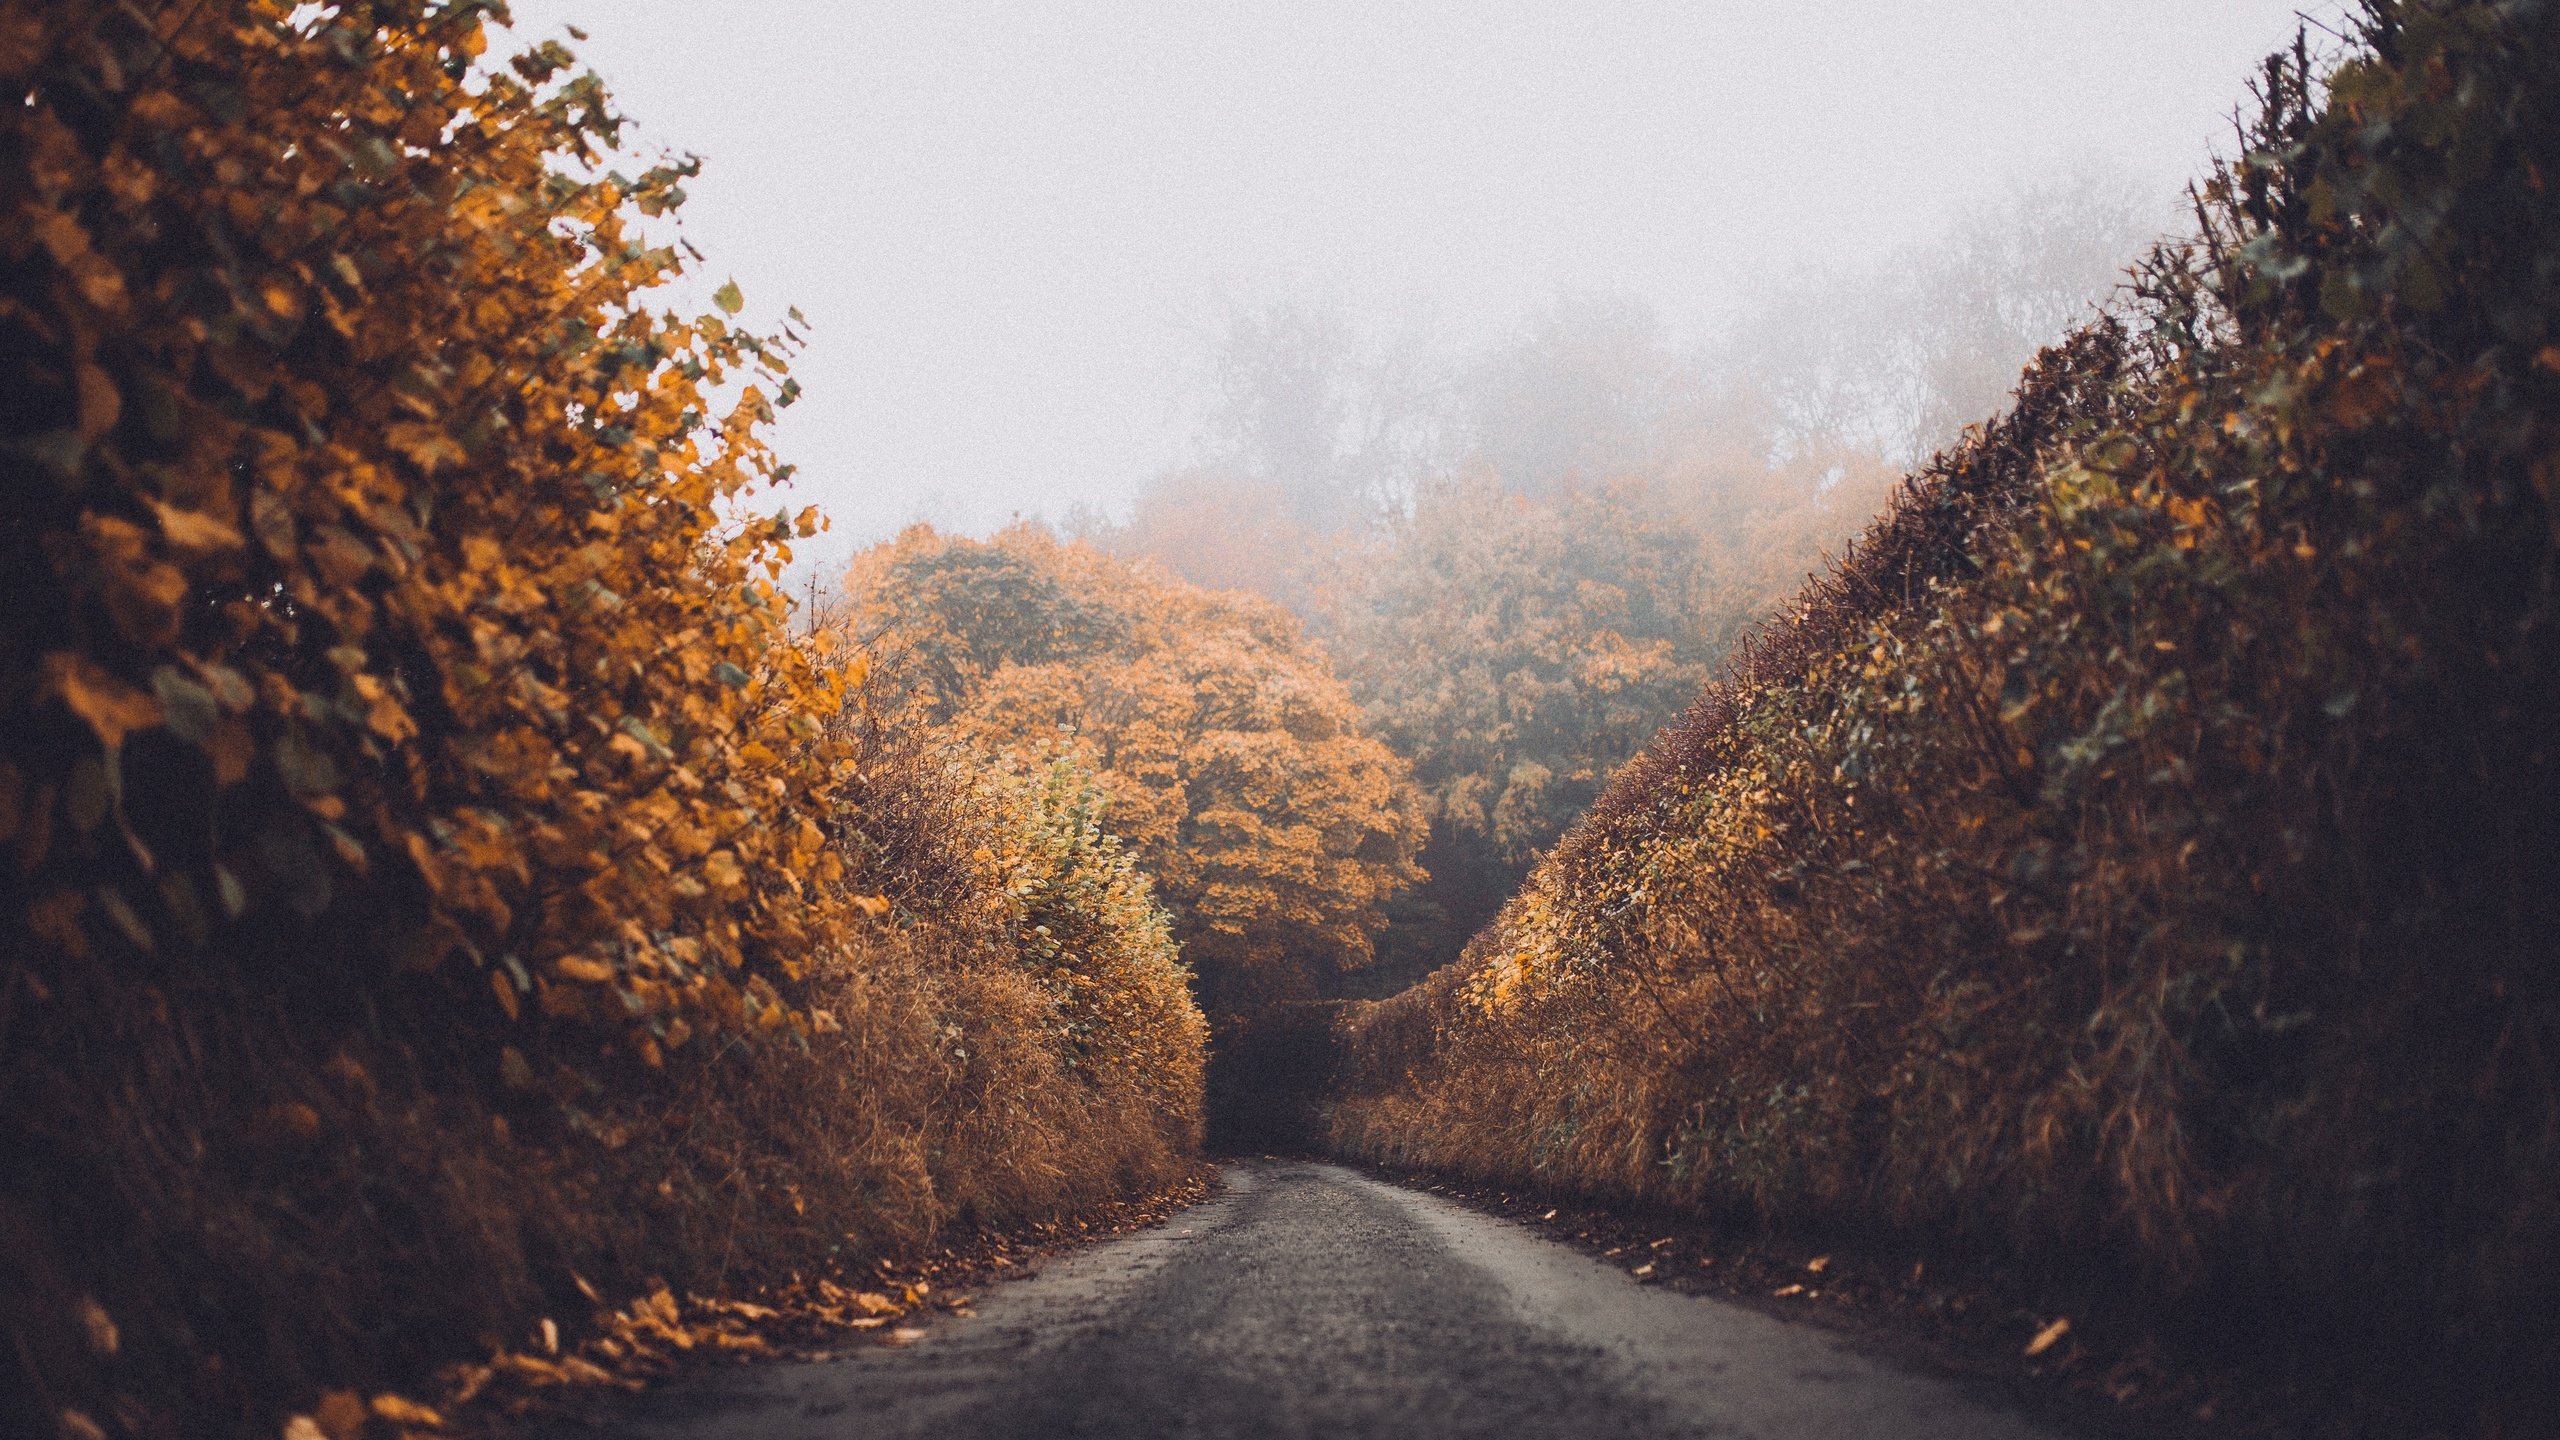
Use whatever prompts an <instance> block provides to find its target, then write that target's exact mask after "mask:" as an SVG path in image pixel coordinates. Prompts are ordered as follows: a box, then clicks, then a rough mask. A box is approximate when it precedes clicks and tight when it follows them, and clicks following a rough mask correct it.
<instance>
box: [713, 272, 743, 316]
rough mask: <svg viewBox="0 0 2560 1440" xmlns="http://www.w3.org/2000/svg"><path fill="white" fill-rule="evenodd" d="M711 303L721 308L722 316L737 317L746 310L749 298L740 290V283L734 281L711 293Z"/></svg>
mask: <svg viewBox="0 0 2560 1440" xmlns="http://www.w3.org/2000/svg"><path fill="white" fill-rule="evenodd" d="M711 303H712V304H714V305H717V306H719V307H720V313H721V314H723V315H735V314H737V313H738V312H739V311H740V310H743V309H745V308H746V305H747V297H746V294H745V292H743V291H741V290H740V289H739V288H738V282H737V281H735V280H732V281H730V282H728V283H727V284H725V285H723V286H721V287H720V288H719V289H717V290H714V291H712V292H711Z"/></svg>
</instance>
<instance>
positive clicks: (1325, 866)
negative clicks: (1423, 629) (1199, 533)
mask: <svg viewBox="0 0 2560 1440" xmlns="http://www.w3.org/2000/svg"><path fill="white" fill-rule="evenodd" d="M846 593H847V596H848V611H847V615H846V618H845V623H846V624H848V625H849V626H851V627H852V629H853V631H854V633H855V634H856V635H857V636H858V637H859V639H860V640H861V642H862V643H863V644H864V645H865V646H866V647H867V649H868V650H869V652H870V653H871V654H873V655H875V656H876V657H878V659H877V664H878V674H879V676H880V677H881V679H883V680H885V681H886V682H887V684H886V685H885V686H883V687H881V688H882V690H883V692H884V693H883V696H882V702H881V703H883V704H886V705H890V706H897V707H911V708H912V709H914V710H915V711H917V712H919V713H921V714H922V715H924V716H925V717H926V718H928V719H929V720H931V721H932V722H933V723H935V724H937V725H940V726H943V727H946V729H947V732H948V733H949V734H950V736H951V737H952V739H953V740H954V742H955V743H957V744H959V745H961V746H964V747H966V748H968V749H970V750H972V751H973V752H975V753H978V754H981V755H984V756H987V757H990V758H1001V759H1005V760H1007V761H1008V763H1019V762H1021V761H1024V760H1027V759H1036V758H1039V757H1043V756H1048V755H1059V756H1072V757H1074V758H1075V759H1077V760H1078V761H1079V762H1080V763H1082V764H1084V765H1087V766H1090V767H1091V768H1092V770H1093V771H1094V773H1095V774H1096V775H1097V777H1098V778H1099V783H1100V786H1101V789H1102V792H1103V794H1104V795H1105V796H1106V797H1107V802H1108V808H1107V810H1106V811H1105V813H1104V816H1103V822H1102V823H1103V824H1104V826H1105V827H1106V828H1107V829H1108V830H1110V831H1111V832H1112V833H1114V834H1116V835H1117V836H1119V837H1120V838H1121V839H1122V840H1123V841H1124V842H1125V843H1126V844H1127V845H1128V847H1129V848H1130V849H1131V851H1132V852H1134V853H1135V854H1136V855H1137V856H1138V858H1139V862H1140V864H1141V865H1142V866H1143V867H1144V868H1145V869H1146V870H1147V871H1148V872H1149V873H1150V874H1151V875H1153V876H1154V877H1155V881H1156V884H1157V886H1158V887H1159V890H1160V893H1161V894H1162V896H1163V897H1164V899H1165V901H1166V903H1167V904H1168V905H1169V906H1170V907H1171V909H1172V911H1173V913H1174V917H1175V929H1176V933H1177V934H1178V935H1179V936H1180V937H1181V940H1182V943H1183V948H1184V952H1185V954H1186V955H1187V956H1188V958H1189V960H1190V962H1191V964H1192V966H1193V967H1194V968H1195V969H1196V970H1197V972H1198V973H1199V977H1200V983H1201V988H1202V991H1203V998H1204V1003H1205V1004H1206V1005H1207V1006H1208V1008H1209V1009H1210V1012H1211V1016H1212V1019H1213V1021H1221V1022H1233V1021H1235V1020H1237V1019H1239V1018H1241V1017H1243V1016H1246V1015H1250V1014H1253V1013H1257V1012H1259V1011H1262V1010H1264V1009H1267V1008H1269V1007H1270V1006H1272V1005H1274V1004H1278V1003H1283V1002H1286V1001H1289V1000H1295V999H1304V998H1308V997H1310V996H1313V995H1315V994H1317V993H1319V991H1320V990H1321V988H1322V987H1323V986H1324V985H1325V984H1326V983H1327V982H1328V980H1329V977H1330V976H1332V975H1334V974H1337V973H1340V972H1343V971H1351V970H1357V969H1359V968H1361V967H1362V966H1364V965H1366V964H1368V963H1369V962H1370V960H1371V959H1372V957H1373V955H1374V937H1375V936H1376V935H1377V933H1378V931H1379V930H1380V929H1381V928H1383V926H1384V925H1385V923H1386V912H1385V906H1386V904H1387V902H1388V901H1389V899H1390V898H1391V897H1392V896H1394V895H1395V894H1396V893H1397V892H1398V891H1400V890H1402V889H1404V888H1406V887H1408V886H1410V885H1412V884H1414V883H1415V882H1416V881H1418V880H1419V879H1420V878H1421V872H1420V870H1419V868H1418V867H1417V865H1416V863H1415V855H1416V853H1417V851H1418V850H1419V849H1420V847H1421V844H1422V838H1423V831H1424V822H1423V818H1422V807H1421V803H1420V798H1419V796H1418V794H1417V793H1416V791H1415V790H1414V788H1413V785H1412V783H1411V781H1410V779H1409V776H1408V771H1407V769H1406V767H1405V765H1404V764H1403V762H1402V761H1400V760H1398V759H1397V758H1396V756H1395V755H1394V754H1393V753H1392V752H1391V751H1390V750H1389V749H1388V748H1387V747H1386V746H1385V745H1383V744H1381V743H1380V742H1379V741H1377V740H1376V739H1373V738H1371V737H1369V736H1368V735H1366V734H1364V733H1363V732H1362V730H1361V727H1360V715H1359V710H1358V707H1357V706H1355V705H1354V704H1353V702H1352V699H1351V696H1350V693H1349V691H1348V690H1347V689H1346V688H1345V687H1344V686H1343V684H1342V682H1341V681H1340V680H1338V679H1337V678H1335V676H1334V675H1333V673H1332V672H1331V670H1330V668H1329V667H1328V666H1327V665H1326V663H1325V659H1324V657H1323V655H1322V653H1321V652H1320V651H1318V650H1316V649H1315V648H1314V647H1313V646H1312V645H1310V644H1309V643H1308V642H1307V640H1306V638H1305V637H1304V635H1303V633H1302V631H1301V628H1300V626H1299V624H1298V622H1297V621H1296V620H1295V619H1294V618H1293V617H1291V616H1290V615H1289V614H1288V613H1287V612H1286V611H1284V610H1282V609H1280V608H1279V607H1278V606H1277V605H1274V604H1271V603H1270V602H1267V601H1264V600H1261V599H1258V598H1255V597H1253V596H1249V595H1243V594H1238V593H1232V592H1229V593H1220V592H1213V591H1207V590H1203V589H1200V588H1199V587H1197V586H1194V585H1190V584H1187V583H1185V582H1183V581H1180V580H1177V579H1174V578H1173V577H1171V576H1169V575H1166V574H1165V573H1164V572H1162V571H1160V570H1158V569H1156V568H1154V567H1153V566H1149V565H1143V564H1133V563H1131V562H1128V561H1123V560H1118V559H1114V558H1112V557H1110V556H1107V555H1104V554H1102V553H1100V552H1099V551H1096V550H1094V549H1092V548H1090V547H1088V546H1085V545H1081V544H1076V543H1072V542H1067V541H1061V540H1059V539H1057V538H1056V537H1054V536H1052V535H1050V534H1048V533H1047V532H1045V531H1043V530H1040V529H1037V528H1033V527H1027V526H1017V527H1015V528H1013V529H1011V530H1008V531H1005V532H1004V533H1002V534H1000V535H998V536H996V537H995V538H994V539H992V540H986V541H979V540H971V539H966V538H962V537H956V536H949V535H943V534H939V533H937V532H935V531H933V530H931V529H929V528H923V527H919V528H915V529H911V530H909V531H907V532H906V533H905V534H903V535H901V536H899V537H898V538H897V539H896V540H895V541H892V542H890V543H888V544H885V545H882V546H879V547H876V548H874V549H872V550H870V551H867V552H865V553H864V554H863V555H861V556H859V557H857V559H856V560H855V562H854V565H853V569H852V572H851V574H850V576H849V577H848V580H847V583H846Z"/></svg>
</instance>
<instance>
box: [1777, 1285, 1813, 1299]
mask: <svg viewBox="0 0 2560 1440" xmlns="http://www.w3.org/2000/svg"><path fill="white" fill-rule="evenodd" d="M1769 1293H1770V1295H1772V1296H1773V1297H1774V1296H1784V1295H1801V1294H1803V1293H1804V1287H1803V1286H1801V1285H1781V1286H1779V1287H1778V1288H1777V1289H1775V1290H1772V1291H1770V1292H1769Z"/></svg>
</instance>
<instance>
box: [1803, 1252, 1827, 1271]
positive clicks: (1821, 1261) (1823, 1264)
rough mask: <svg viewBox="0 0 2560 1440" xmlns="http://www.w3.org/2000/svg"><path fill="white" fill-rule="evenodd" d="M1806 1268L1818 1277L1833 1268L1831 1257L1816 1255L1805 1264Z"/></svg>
mask: <svg viewBox="0 0 2560 1440" xmlns="http://www.w3.org/2000/svg"><path fill="white" fill-rule="evenodd" d="M1804 1268H1805V1269H1807V1270H1809V1271H1811V1272H1813V1273H1814V1274H1816V1275H1819V1274H1821V1273H1822V1272H1823V1271H1825V1270H1828V1269H1830V1268H1831V1257H1830V1256H1828V1255H1816V1256H1814V1257H1813V1258H1812V1259H1810V1260H1807V1261H1806V1262H1804Z"/></svg>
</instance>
